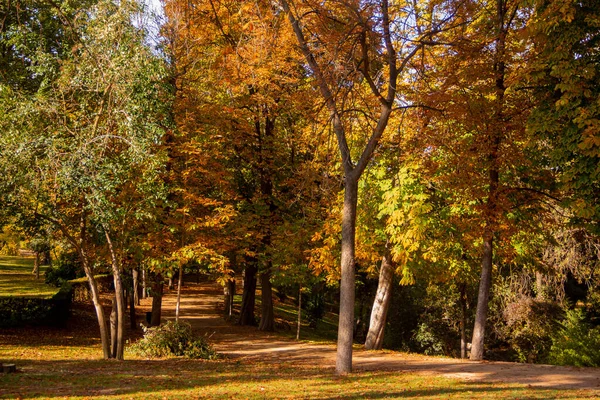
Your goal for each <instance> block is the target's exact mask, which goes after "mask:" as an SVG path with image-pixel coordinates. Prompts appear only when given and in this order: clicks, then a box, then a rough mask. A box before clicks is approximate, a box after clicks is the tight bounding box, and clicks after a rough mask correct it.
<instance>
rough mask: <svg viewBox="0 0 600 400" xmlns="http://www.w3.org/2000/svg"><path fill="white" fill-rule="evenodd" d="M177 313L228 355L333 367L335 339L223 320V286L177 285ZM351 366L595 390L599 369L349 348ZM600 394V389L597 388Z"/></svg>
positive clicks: (171, 305)
mask: <svg viewBox="0 0 600 400" xmlns="http://www.w3.org/2000/svg"><path fill="white" fill-rule="evenodd" d="M182 292H183V294H182V301H181V313H180V316H181V318H182V319H184V320H185V321H187V322H189V323H190V324H191V325H192V327H193V328H194V329H195V330H196V331H198V332H200V333H202V334H205V335H207V336H210V341H211V342H212V343H213V344H214V346H215V347H216V349H217V351H219V352H220V353H223V354H225V355H227V356H228V357H230V358H242V359H245V360H253V361H259V362H266V363H292V364H294V365H320V366H322V367H329V368H334V366H335V350H336V349H335V345H334V344H333V343H332V344H323V343H311V342H306V341H296V340H292V339H287V338H284V337H282V336H281V335H277V334H272V333H271V334H269V333H265V332H260V331H258V330H257V329H256V328H254V327H241V326H237V325H234V324H232V323H229V322H226V321H225V320H224V319H223V318H222V317H221V313H222V311H221V310H220V308H219V305H220V304H222V301H223V300H222V299H223V294H222V293H223V291H222V288H220V287H219V286H217V285H214V284H211V283H203V284H199V285H194V286H188V287H186V288H184V289H183V290H182ZM163 301H164V302H163V308H164V309H165V310H167V311H166V313H165V314H164V316H166V317H173V315H174V314H173V311H172V310H174V309H175V301H176V293H175V292H172V293H169V294H167V295H166V296H165V298H164V300H163ZM353 359H354V369H355V370H358V371H375V370H376V371H398V372H418V373H423V374H432V375H435V376H443V377H445V378H458V379H462V380H465V381H470V382H507V383H517V384H522V385H526V386H528V387H540V388H561V389H597V390H600V369H598V368H575V367H559V366H552V365H539V364H519V363H510V362H488V361H483V362H473V361H467V360H460V359H453V358H446V357H428V356H423V355H419V354H409V353H402V352H395V351H365V350H363V349H361V348H360V347H358V346H357V347H356V348H355V350H354V357H353ZM599 395H600V393H599Z"/></svg>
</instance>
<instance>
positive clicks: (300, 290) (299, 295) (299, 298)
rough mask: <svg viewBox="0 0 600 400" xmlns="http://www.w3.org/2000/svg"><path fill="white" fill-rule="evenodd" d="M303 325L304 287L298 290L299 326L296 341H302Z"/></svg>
mask: <svg viewBox="0 0 600 400" xmlns="http://www.w3.org/2000/svg"><path fill="white" fill-rule="evenodd" d="M301 325H302V285H300V287H299V289H298V326H297V328H296V340H300V326H301Z"/></svg>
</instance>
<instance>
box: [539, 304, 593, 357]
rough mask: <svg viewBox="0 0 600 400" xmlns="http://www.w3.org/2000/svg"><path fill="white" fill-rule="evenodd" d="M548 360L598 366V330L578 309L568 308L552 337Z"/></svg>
mask: <svg viewBox="0 0 600 400" xmlns="http://www.w3.org/2000/svg"><path fill="white" fill-rule="evenodd" d="M548 361H549V362H550V363H551V364H555V365H572V366H575V367H600V330H599V328H593V327H592V326H591V325H590V324H589V323H588V322H587V321H586V319H585V313H584V312H583V311H582V310H580V309H576V310H568V311H567V313H566V317H565V319H564V320H563V321H562V323H561V324H560V329H559V330H558V332H557V333H556V334H555V335H554V336H553V337H552V347H551V348H550V354H549V356H548Z"/></svg>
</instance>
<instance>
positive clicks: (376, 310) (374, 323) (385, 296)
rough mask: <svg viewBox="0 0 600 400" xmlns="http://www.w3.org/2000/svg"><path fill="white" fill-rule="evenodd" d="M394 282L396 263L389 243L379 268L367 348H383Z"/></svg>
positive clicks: (366, 343) (366, 342)
mask: <svg viewBox="0 0 600 400" xmlns="http://www.w3.org/2000/svg"><path fill="white" fill-rule="evenodd" d="M393 282H394V265H393V262H392V254H391V252H390V249H389V244H388V245H386V249H385V254H384V255H383V258H382V260H381V269H380V270H379V284H378V285H377V293H376V294H375V301H374V302H373V310H372V311H371V322H370V323H369V332H368V333H367V340H366V341H365V349H367V350H381V348H382V347H383V335H384V331H385V324H386V320H387V313H388V310H389V307H390V299H391V298H392V286H393Z"/></svg>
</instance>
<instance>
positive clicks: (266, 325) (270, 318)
mask: <svg viewBox="0 0 600 400" xmlns="http://www.w3.org/2000/svg"><path fill="white" fill-rule="evenodd" d="M269 264H270V262H269ZM260 285H261V295H262V296H261V297H262V302H261V314H260V324H259V325H258V329H259V330H261V331H266V332H273V331H274V330H275V315H274V312H273V288H272V285H271V269H270V267H269V269H268V270H267V271H265V272H263V273H262V274H260Z"/></svg>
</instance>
